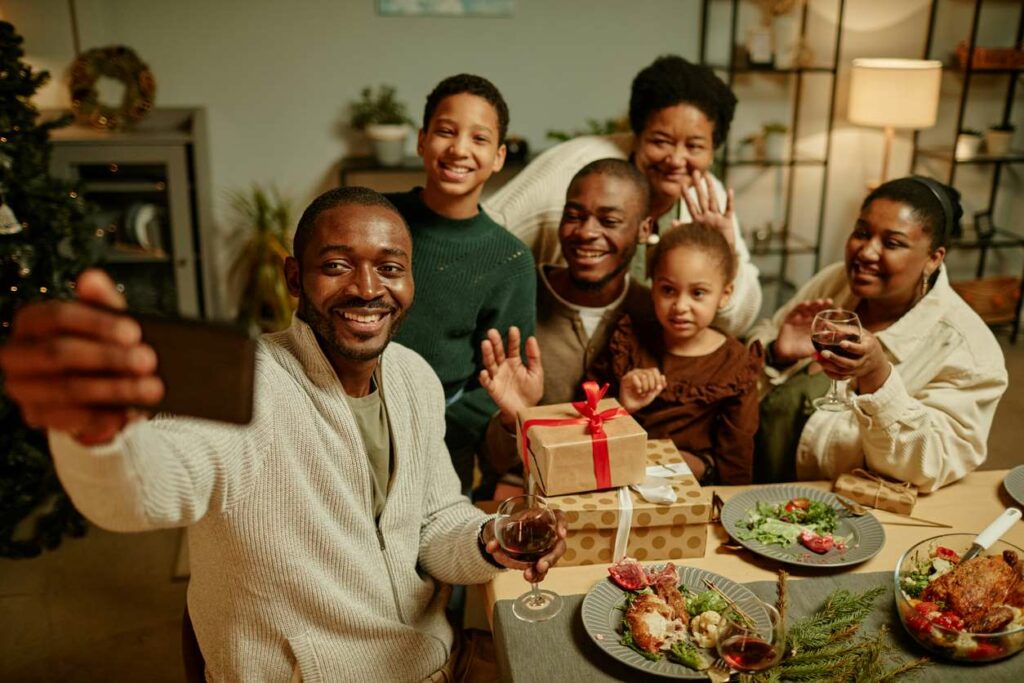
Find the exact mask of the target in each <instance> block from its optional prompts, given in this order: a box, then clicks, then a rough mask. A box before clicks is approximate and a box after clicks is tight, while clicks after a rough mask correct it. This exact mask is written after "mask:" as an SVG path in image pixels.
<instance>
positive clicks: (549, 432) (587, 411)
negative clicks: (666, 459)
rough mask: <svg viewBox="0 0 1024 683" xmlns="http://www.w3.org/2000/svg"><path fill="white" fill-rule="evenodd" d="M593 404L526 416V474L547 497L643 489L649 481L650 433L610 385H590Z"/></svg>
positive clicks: (521, 439)
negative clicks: (646, 450)
mask: <svg viewBox="0 0 1024 683" xmlns="http://www.w3.org/2000/svg"><path fill="white" fill-rule="evenodd" d="M583 390H584V392H585V393H586V396H587V400H585V401H577V402H574V403H559V404H556V405H549V406H537V407H535V408H528V409H526V410H524V411H521V412H520V413H519V416H518V418H519V419H518V421H517V425H516V441H517V443H518V444H519V447H520V453H521V455H522V458H523V467H524V469H525V470H526V474H527V475H529V476H531V477H532V478H533V479H534V481H536V483H537V484H538V485H539V486H540V488H541V490H542V492H543V493H544V494H545V495H549V496H557V495H562V494H566V493H578V492H581V491H596V490H600V489H609V488H615V487H617V486H628V485H630V484H637V483H639V482H640V481H642V480H643V478H644V468H645V466H646V459H645V453H644V446H645V445H646V444H647V432H645V431H644V429H643V427H641V426H640V425H639V424H638V423H637V421H636V420H634V419H633V418H632V417H631V416H630V415H629V413H627V412H626V411H625V409H623V408H622V406H620V405H619V402H618V401H616V400H615V399H605V398H603V397H604V393H605V392H606V391H607V390H608V385H605V386H604V387H600V388H599V387H598V386H597V383H596V382H584V384H583Z"/></svg>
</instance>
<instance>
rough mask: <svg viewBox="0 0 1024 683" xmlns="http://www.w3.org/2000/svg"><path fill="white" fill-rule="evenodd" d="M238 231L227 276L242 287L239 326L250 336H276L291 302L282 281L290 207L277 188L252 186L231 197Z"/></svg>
mask: <svg viewBox="0 0 1024 683" xmlns="http://www.w3.org/2000/svg"><path fill="white" fill-rule="evenodd" d="M231 204H232V208H233V209H234V211H235V213H236V220H237V221H238V227H237V229H236V231H235V234H234V242H235V245H236V249H237V250H238V254H237V256H236V257H235V260H234V263H233V264H232V266H231V277H232V280H233V281H234V282H236V283H240V284H241V287H242V289H241V296H240V298H239V302H238V318H237V320H238V322H239V323H241V324H243V325H245V326H246V327H247V328H248V329H249V330H250V331H252V332H276V331H278V330H283V329H285V328H286V327H288V325H290V324H291V318H292V311H294V310H295V300H294V299H293V298H292V296H291V295H290V294H289V293H288V285H287V283H286V282H285V279H284V260H285V258H287V257H288V254H289V249H288V245H289V244H290V243H291V238H290V236H289V231H290V229H291V225H292V221H291V206H290V204H289V202H288V201H287V200H285V199H283V198H282V197H281V195H280V194H279V193H278V191H277V189H274V188H272V189H271V190H269V191H268V190H265V189H263V188H262V187H260V186H259V185H253V186H252V189H251V190H250V191H248V192H235V193H234V194H232V196H231Z"/></svg>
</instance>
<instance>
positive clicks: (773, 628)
mask: <svg viewBox="0 0 1024 683" xmlns="http://www.w3.org/2000/svg"><path fill="white" fill-rule="evenodd" d="M758 602H759V605H758V606H759V607H761V608H762V609H763V610H764V612H765V614H766V615H767V617H768V624H767V625H766V624H763V623H762V624H760V625H756V624H754V623H753V622H751V621H750V620H749V619H748V618H746V617H744V616H741V615H738V614H732V615H728V616H727V617H726V619H725V621H724V624H723V625H722V626H720V627H719V628H718V642H717V643H716V644H715V647H716V648H717V649H718V655H719V656H720V657H721V658H722V659H724V660H725V662H726V663H727V664H728V665H729V666H730V667H732V668H733V669H735V670H737V671H742V672H744V673H751V672H754V671H763V670H764V669H767V668H770V667H772V666H775V665H776V664H778V663H779V660H780V659H782V650H783V648H784V647H785V645H786V634H785V630H784V629H783V627H782V618H781V617H780V616H779V611H778V610H777V609H775V607H773V606H772V605H769V604H768V603H765V602H760V601H758Z"/></svg>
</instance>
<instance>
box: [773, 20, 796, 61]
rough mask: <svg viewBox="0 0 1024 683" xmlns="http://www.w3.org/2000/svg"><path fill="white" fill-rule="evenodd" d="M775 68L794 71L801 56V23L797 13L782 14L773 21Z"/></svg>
mask: <svg viewBox="0 0 1024 683" xmlns="http://www.w3.org/2000/svg"><path fill="white" fill-rule="evenodd" d="M772 44H773V47H774V49H775V68H776V69H792V68H793V67H795V66H797V58H798V56H799V55H800V22H799V21H797V17H796V13H795V12H794V13H792V14H780V15H778V16H776V17H775V18H774V19H773V20H772Z"/></svg>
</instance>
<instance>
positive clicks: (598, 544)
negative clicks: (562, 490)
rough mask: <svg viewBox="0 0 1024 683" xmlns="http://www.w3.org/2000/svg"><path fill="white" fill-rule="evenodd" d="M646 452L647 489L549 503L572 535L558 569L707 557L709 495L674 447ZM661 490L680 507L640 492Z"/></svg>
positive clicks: (662, 443) (650, 447) (660, 444)
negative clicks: (562, 515)
mask: <svg viewBox="0 0 1024 683" xmlns="http://www.w3.org/2000/svg"><path fill="white" fill-rule="evenodd" d="M646 452H647V459H646V461H647V467H646V472H647V477H646V479H645V482H644V483H643V484H642V485H639V486H633V487H628V488H627V487H622V488H620V489H618V490H615V491H597V492H593V493H582V494H573V495H568V496H549V497H548V498H547V501H548V505H550V506H551V507H552V508H555V509H558V510H561V511H562V512H564V513H565V520H566V524H567V526H568V531H569V533H568V536H567V538H566V551H565V555H564V556H563V557H562V559H560V560H559V561H558V563H559V565H562V566H570V567H572V566H577V565H583V564H608V563H611V562H614V561H615V560H617V559H619V558H620V557H621V556H622V555H629V556H630V557H635V558H637V559H638V560H645V561H650V560H679V559H683V558H689V557H704V551H705V549H706V547H707V522H708V520H709V519H710V517H711V494H710V492H709V491H705V490H704V489H702V488H701V487H700V484H698V483H697V479H696V478H695V477H694V476H693V473H692V472H690V470H689V468H688V467H687V466H686V464H685V463H684V462H683V457H682V456H681V455H680V454H679V451H677V450H676V447H675V445H674V444H673V443H672V441H670V440H667V439H659V440H652V441H648V442H647V448H646ZM659 485H661V486H659ZM662 487H668V488H670V489H671V493H672V497H673V498H674V499H675V502H673V503H654V502H650V501H648V500H646V499H645V498H644V497H643V496H642V495H641V494H640V493H639V492H638V490H639V491H646V492H650V491H651V490H654V489H659V488H662ZM662 495H663V492H659V495H658V496H657V497H658V498H659V499H661V498H662Z"/></svg>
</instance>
